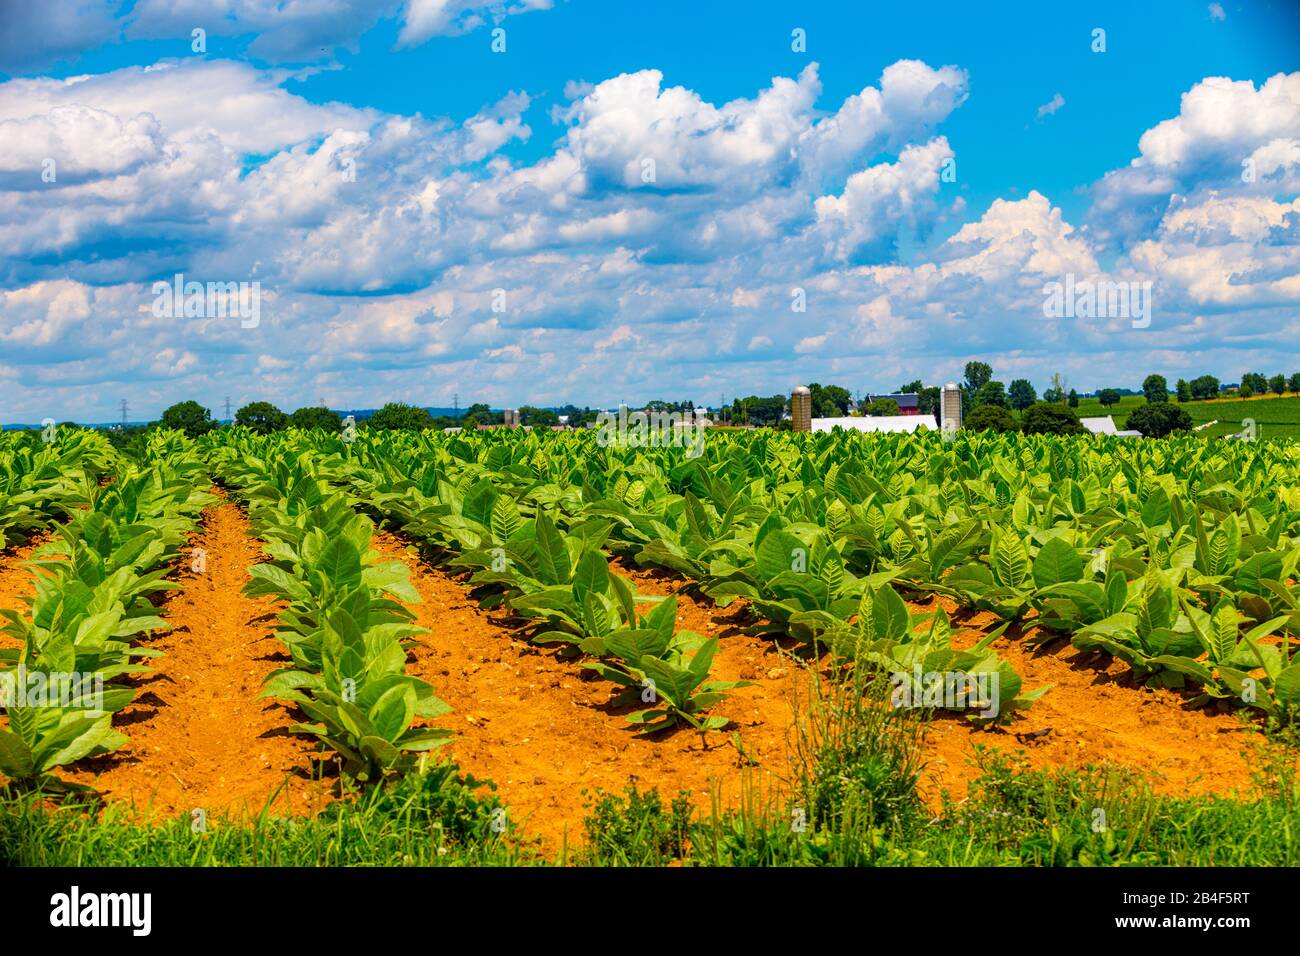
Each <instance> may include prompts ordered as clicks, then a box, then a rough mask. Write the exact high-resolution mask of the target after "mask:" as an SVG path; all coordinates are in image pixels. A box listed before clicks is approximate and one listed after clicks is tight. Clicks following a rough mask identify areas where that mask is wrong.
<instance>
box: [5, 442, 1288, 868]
mask: <svg viewBox="0 0 1300 956" xmlns="http://www.w3.org/2000/svg"><path fill="white" fill-rule="evenodd" d="M0 535H2V536H3V544H4V546H5V549H4V551H3V552H2V554H0V561H2V562H3V563H2V564H0V614H3V617H4V632H3V636H0V694H3V695H4V696H2V697H0V702H2V703H3V704H4V707H3V713H4V716H3V719H0V776H3V778H4V781H5V789H4V799H3V804H2V805H0V845H2V846H3V848H4V852H5V854H6V855H7V856H9V857H12V858H13V859H15V860H18V861H21V862H38V863H39V862H50V861H65V862H66V861H67V857H66V853H67V852H69V851H68V850H67V847H68V846H69V843H70V841H71V842H78V841H80V843H81V845H90V846H92V847H94V848H95V849H93V850H90V851H78V852H87V853H89V855H88V856H84V857H79V858H78V859H77V860H76V862H84V863H90V862H94V863H131V862H142V861H145V860H147V861H149V862H169V863H189V864H202V863H250V862H276V863H282V864H334V863H357V862H361V863H379V864H392V863H429V864H451V863H484V862H486V863H503V864H518V863H536V862H586V863H601V864H656V863H666V862H671V861H674V860H676V861H682V862H687V863H689V862H703V863H712V864H728V865H754V864H787V863H797V864H818V863H871V864H887V865H903V864H945V863H954V864H972V863H975V864H982V863H992V862H998V863H1007V862H1016V863H1033V864H1054V863H1123V862H1144V863H1189V862H1196V863H1290V864H1292V865H1294V864H1295V862H1296V861H1297V858H1300V849H1297V848H1296V847H1295V846H1294V844H1293V842H1292V839H1293V838H1292V834H1293V833H1294V832H1295V827H1296V824H1297V823H1300V819H1297V815H1298V813H1300V811H1297V809H1296V808H1297V803H1296V801H1295V797H1296V793H1297V791H1296V789H1295V787H1296V785H1295V779H1294V769H1295V764H1296V749H1295V748H1296V741H1297V739H1298V738H1297V736H1296V734H1295V726H1296V722H1297V716H1300V660H1297V650H1298V639H1300V585H1298V584H1297V576H1298V575H1297V565H1298V564H1300V445H1296V444H1294V443H1292V442H1288V441H1279V440H1261V441H1257V442H1242V441H1227V440H1216V439H1206V438H1204V437H1201V436H1192V437H1181V438H1169V439H1165V440H1151V441H1124V440H1117V439H1106V438H1099V437H1093V436H1086V437H1078V438H1075V437H1061V436H1020V435H1008V436H999V435H994V434H992V433H973V434H972V433H966V432H962V433H959V434H958V436H957V437H956V438H955V439H953V440H948V441H945V440H944V439H943V437H942V436H939V435H936V434H933V433H926V432H919V433H915V434H906V435H870V434H851V435H846V434H842V433H835V434H816V435H798V434H792V433H783V432H770V431H748V432H746V431H738V432H718V433H715V434H710V435H709V436H708V441H707V442H705V444H704V446H703V453H702V454H700V455H698V456H697V457H691V455H690V453H689V450H688V449H686V448H682V447H671V446H670V447H607V446H603V445H601V444H600V443H599V442H598V440H597V437H596V435H595V433H594V432H532V431H525V430H511V429H496V430H484V431H477V432H449V433H443V432H434V431H424V432H400V431H388V432H379V431H368V430H366V429H364V428H363V429H360V430H358V431H356V432H355V434H348V435H340V434H327V433H325V432H322V431H299V430H294V429H290V430H289V431H286V432H279V433H273V434H270V435H258V434H255V433H253V432H251V431H248V430H246V429H243V428H226V429H221V430H219V431H215V432H212V433H210V434H209V435H206V436H203V437H201V438H199V439H196V440H191V439H188V438H186V437H184V436H183V435H182V434H180V433H176V432H154V433H152V434H151V435H150V436H149V438H148V440H147V441H145V442H144V443H143V444H141V445H140V446H139V447H138V448H137V449H136V450H135V451H133V452H131V453H129V454H128V453H119V452H116V451H114V450H113V448H112V447H111V446H109V444H108V443H107V442H106V441H105V440H104V439H103V437H102V436H100V435H97V434H95V433H93V432H88V431H77V430H68V429H63V430H60V431H59V432H58V433H57V436H56V438H55V440H54V441H53V442H43V441H41V439H40V436H39V435H36V434H19V433H3V434H0ZM245 556H246V557H245ZM187 602H188V603H187ZM191 661H192V662H194V663H193V664H192V665H191V664H190V663H187V662H191ZM56 674H58V675H68V674H73V675H93V676H94V678H95V679H96V680H94V681H90V680H86V681H81V682H79V683H75V689H74V691H73V692H72V693H71V694H69V693H66V692H65V693H63V694H61V695H60V694H56V693H55V689H56V684H58V682H57V681H56V680H55V679H54V678H53V677H52V676H51V677H49V678H48V680H46V679H44V676H45V675H56ZM34 676H35V677H37V678H41V679H40V680H35V681H34V680H33V677H34ZM66 683H67V682H66V681H65V682H64V683H63V686H64V687H65V688H66ZM91 688H94V689H95V691H94V697H95V700H94V702H93V704H94V706H92V701H91V699H90V698H91V694H92V691H91ZM182 691H183V695H184V696H183V697H182ZM900 700H902V701H904V702H906V703H905V705H904V706H900V704H899V702H900ZM190 701H192V703H189V702H190ZM187 708H189V710H187ZM190 711H193V712H190ZM142 741H143V742H142ZM1098 807H1102V808H1104V809H1105V810H1106V811H1107V819H1109V820H1110V821H1111V822H1110V824H1108V825H1107V826H1105V827H1103V828H1102V829H1100V830H1098V829H1097V828H1096V826H1095V825H1093V824H1095V819H1096V816H1095V811H1096V809H1097V808H1098ZM1189 821H1190V822H1189ZM92 836H93V839H92V838H91V837H92Z"/></svg>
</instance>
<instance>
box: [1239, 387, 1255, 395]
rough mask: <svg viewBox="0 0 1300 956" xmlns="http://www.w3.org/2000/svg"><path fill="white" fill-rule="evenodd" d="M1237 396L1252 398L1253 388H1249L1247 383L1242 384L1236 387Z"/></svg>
mask: <svg viewBox="0 0 1300 956" xmlns="http://www.w3.org/2000/svg"><path fill="white" fill-rule="evenodd" d="M1237 397H1238V398H1254V397H1255V390H1254V389H1253V388H1251V387H1250V386H1249V385H1242V386H1241V387H1240V388H1238V389H1237Z"/></svg>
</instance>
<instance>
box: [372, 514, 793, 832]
mask: <svg viewBox="0 0 1300 956" xmlns="http://www.w3.org/2000/svg"><path fill="white" fill-rule="evenodd" d="M374 547H375V548H376V549H377V550H379V551H380V552H381V553H382V554H384V555H386V556H388V557H391V558H397V559H400V560H402V561H404V562H405V563H406V564H407V566H408V567H409V568H410V569H411V581H412V583H413V584H414V586H415V588H416V590H417V591H418V592H419V594H420V597H421V598H422V603H421V604H418V605H414V606H413V607H412V610H414V611H415V612H416V613H417V623H418V624H420V625H421V626H423V627H427V628H429V629H430V630H431V632H432V633H431V634H429V635H426V636H425V637H424V638H423V639H422V641H421V643H420V644H419V645H418V646H416V647H415V648H414V649H413V651H412V658H413V659H412V661H411V662H410V663H408V666H407V672H408V673H411V674H414V675H415V676H417V677H420V678H422V679H424V680H426V681H428V682H429V683H430V684H432V685H433V687H434V689H435V690H436V692H437V694H438V696H439V697H440V698H442V699H443V700H445V701H446V702H447V703H449V704H450V705H451V706H452V708H453V711H452V713H450V714H448V715H446V716H445V717H443V718H441V719H440V720H439V721H438V723H439V724H440V725H441V726H444V727H448V728H450V729H454V730H455V731H456V732H457V737H456V739H455V740H453V741H452V742H451V743H450V744H448V745H447V748H446V751H447V752H448V753H449V754H450V755H451V756H452V757H454V758H455V760H456V761H457V762H458V763H459V764H460V768H461V770H462V772H467V773H470V774H472V775H474V776H475V777H477V778H479V779H489V780H491V781H493V782H494V783H495V784H496V786H497V793H498V795H499V796H500V797H501V799H502V801H503V802H504V803H505V804H506V805H507V807H508V812H509V814H510V816H511V819H512V820H513V822H515V823H516V824H518V825H519V826H520V827H521V829H522V831H523V833H524V834H526V835H534V836H536V837H537V838H538V839H539V840H540V845H541V847H542V848H543V849H544V850H546V851H549V852H556V851H557V850H559V849H560V848H561V847H562V846H563V845H565V843H566V841H567V845H568V846H571V847H572V846H575V845H577V844H580V843H581V842H583V832H582V820H583V817H584V816H585V815H586V812H587V809H588V804H589V802H590V800H591V796H592V795H593V794H594V793H595V792H596V791H597V790H604V791H606V792H618V793H621V792H622V791H623V790H624V789H625V787H626V786H627V785H628V784H629V783H634V784H636V785H637V786H638V787H639V788H641V789H642V790H645V789H649V788H658V790H659V791H660V793H661V794H662V795H663V796H664V798H665V800H667V799H669V798H671V797H672V796H675V795H676V794H677V792H678V791H682V790H685V791H687V792H688V793H689V794H690V795H691V798H692V800H693V801H694V802H695V804H696V806H697V808H699V809H700V810H701V811H703V812H705V813H707V812H708V809H709V807H710V805H711V800H712V799H713V798H714V795H715V794H716V795H717V797H718V799H719V800H720V801H721V803H722V805H723V806H736V805H738V803H739V800H740V797H741V795H742V790H743V784H744V783H745V782H746V780H748V781H749V782H750V783H751V785H753V786H756V787H761V788H762V790H763V792H769V793H770V792H774V791H775V790H776V789H779V788H780V787H781V781H782V779H783V778H785V777H786V775H787V774H786V761H787V753H788V751H787V746H786V730H787V728H788V726H789V724H790V721H791V717H792V714H793V712H794V710H793V706H792V701H793V698H794V697H795V696H796V695H797V693H798V690H797V687H798V685H797V682H796V680H795V674H794V671H795V669H794V668H791V667H789V666H788V663H787V662H786V661H784V660H783V659H782V657H781V655H780V654H779V653H778V652H777V649H776V647H775V645H774V644H772V643H771V642H769V641H762V640H759V639H756V638H752V637H747V636H745V635H743V634H737V633H734V631H735V628H734V626H733V623H732V622H731V620H730V618H729V615H727V614H724V612H721V611H719V610H718V609H716V608H711V607H706V606H704V605H701V604H697V603H696V602H694V601H691V600H689V599H683V600H682V602H681V604H680V607H679V612H678V618H677V622H678V626H679V628H685V629H689V630H694V631H696V632H697V633H700V634H703V635H705V636H712V635H715V634H726V635H727V636H725V637H724V638H723V640H722V646H721V649H720V651H719V653H718V655H717V657H716V658H715V660H714V666H713V671H712V677H713V678H714V679H716V680H742V679H746V680H751V681H753V684H752V686H749V687H742V688H737V689H736V690H734V691H732V692H731V693H730V696H729V697H728V699H727V700H726V701H724V702H723V703H721V704H719V705H718V707H717V708H716V710H715V712H716V713H720V714H723V715H725V716H727V717H729V718H731V720H732V721H733V723H734V726H733V727H731V728H729V729H728V730H727V731H724V732H722V733H718V732H715V733H711V734H709V735H707V737H704V738H701V736H700V735H699V734H698V733H696V732H695V731H694V730H692V729H690V728H689V727H682V728H680V729H677V730H673V731H667V732H663V733H660V734H656V735H655V736H654V737H644V736H638V735H636V733H635V728H634V727H633V726H632V725H630V724H628V723H627V722H626V720H625V719H624V716H625V715H626V714H627V713H630V712H632V710H634V708H621V709H615V708H612V707H611V706H610V701H611V699H612V698H613V697H614V696H615V695H616V693H617V691H618V690H619V689H621V688H618V687H617V685H615V684H612V683H611V682H609V681H606V680H603V679H601V678H599V677H597V676H596V675H595V674H593V673H592V672H590V671H583V669H582V664H581V662H580V661H577V660H568V661H566V660H561V659H559V658H558V657H557V656H556V653H555V651H554V650H553V649H549V648H545V647H538V646H536V645H532V644H529V643H528V642H526V641H523V640H518V639H515V638H513V637H512V636H511V635H510V633H509V631H508V630H507V629H505V628H504V627H503V626H502V625H501V623H500V621H499V619H498V617H497V616H494V615H493V614H489V613H488V612H485V611H482V610H480V609H479V608H478V606H477V604H476V603H474V602H472V601H470V600H469V599H468V597H467V594H466V589H465V587H464V586H462V585H461V584H460V583H459V582H458V581H457V580H456V579H455V578H454V577H452V576H451V575H449V574H447V573H446V572H444V571H442V570H439V569H437V568H434V567H431V566H430V565H428V564H426V563H425V562H424V561H422V560H421V559H420V558H419V556H418V553H417V549H416V548H415V547H414V546H413V545H410V544H408V543H407V542H405V541H404V540H402V539H401V538H399V537H397V536H395V535H393V534H390V533H388V532H379V533H378V534H377V535H376V538H375V542H374ZM634 576H635V577H637V585H638V587H639V588H640V589H641V590H642V591H643V592H645V593H651V594H655V593H659V594H662V593H667V590H668V588H666V587H663V586H659V587H657V588H654V587H651V586H649V583H648V580H647V579H645V578H644V577H643V576H638V575H634ZM733 733H734V737H735V739H738V740H739V741H740V745H741V748H742V749H743V751H744V754H745V755H747V756H742V754H741V750H740V749H737V747H736V746H735V744H734V742H733ZM584 791H586V793H585V794H584Z"/></svg>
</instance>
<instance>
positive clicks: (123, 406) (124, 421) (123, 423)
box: [122, 398, 128, 428]
mask: <svg viewBox="0 0 1300 956" xmlns="http://www.w3.org/2000/svg"><path fill="white" fill-rule="evenodd" d="M127 408H128V406H127V404H126V399H125V398H124V399H122V427H123V428H125V427H126V412H127Z"/></svg>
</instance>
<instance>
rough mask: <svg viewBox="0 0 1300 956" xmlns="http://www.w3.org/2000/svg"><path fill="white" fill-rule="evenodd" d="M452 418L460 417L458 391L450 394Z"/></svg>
mask: <svg viewBox="0 0 1300 956" xmlns="http://www.w3.org/2000/svg"><path fill="white" fill-rule="evenodd" d="M451 407H452V416H451V417H452V418H460V392H452V395H451Z"/></svg>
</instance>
